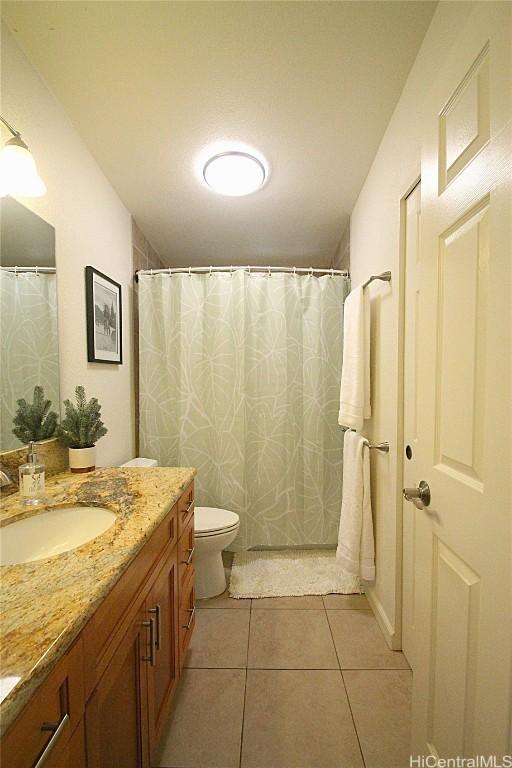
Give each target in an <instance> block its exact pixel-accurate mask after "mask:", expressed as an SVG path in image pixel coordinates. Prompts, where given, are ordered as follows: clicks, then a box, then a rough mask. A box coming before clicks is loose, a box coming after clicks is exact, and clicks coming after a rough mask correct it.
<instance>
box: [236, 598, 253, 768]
mask: <svg viewBox="0 0 512 768" xmlns="http://www.w3.org/2000/svg"><path fill="white" fill-rule="evenodd" d="M251 618H252V600H251V602H250V604H249V629H248V632H247V656H246V662H245V684H244V704H243V708H242V728H241V731H240V759H239V762H238V766H239V768H242V755H243V748H244V724H245V702H246V699H247V673H248V669H249V645H250V643H251Z"/></svg>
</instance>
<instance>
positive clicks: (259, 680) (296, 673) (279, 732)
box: [242, 670, 363, 768]
mask: <svg viewBox="0 0 512 768" xmlns="http://www.w3.org/2000/svg"><path fill="white" fill-rule="evenodd" d="M362 766H363V762H362V759H361V753H360V750H359V745H358V742H357V737H356V733H355V729H354V725H353V722H352V717H351V714H350V710H349V707H348V703H347V697H346V693H345V689H344V686H343V682H342V679H341V675H340V673H339V672H338V671H329V670H249V671H248V672H247V691H246V699H245V717H244V735H243V746H242V768H356V767H357V768H362Z"/></svg>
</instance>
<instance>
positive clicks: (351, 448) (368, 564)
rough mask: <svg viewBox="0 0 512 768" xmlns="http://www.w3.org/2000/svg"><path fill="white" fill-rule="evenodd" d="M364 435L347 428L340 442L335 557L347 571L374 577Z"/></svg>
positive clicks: (370, 579)
mask: <svg viewBox="0 0 512 768" xmlns="http://www.w3.org/2000/svg"><path fill="white" fill-rule="evenodd" d="M364 441H365V438H364V437H362V436H361V435H359V434H357V432H351V431H350V430H347V432H345V439H344V442H343V497H342V502H341V516H340V528H339V533H338V548H337V550H336V558H337V560H338V562H339V564H340V566H341V567H342V568H343V570H345V571H348V573H352V574H355V575H356V576H360V577H361V578H362V579H366V580H368V581H373V579H375V546H374V539H373V520H372V502H371V498H370V457H369V453H370V451H369V450H368V448H367V447H366V446H365V442H364Z"/></svg>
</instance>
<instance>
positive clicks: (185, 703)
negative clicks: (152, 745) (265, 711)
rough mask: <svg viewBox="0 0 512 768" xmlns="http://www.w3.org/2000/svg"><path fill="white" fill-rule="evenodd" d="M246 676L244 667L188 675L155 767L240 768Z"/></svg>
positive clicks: (178, 695) (187, 673)
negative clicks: (242, 668)
mask: <svg viewBox="0 0 512 768" xmlns="http://www.w3.org/2000/svg"><path fill="white" fill-rule="evenodd" d="M245 674H246V673H245V670H241V669H187V670H185V671H184V673H183V676H182V678H181V680H180V684H179V687H178V690H177V693H176V699H175V701H174V703H173V709H172V713H171V717H170V719H169V721H168V723H167V724H166V725H165V726H164V735H163V736H162V741H161V746H160V749H159V754H158V756H157V760H156V762H155V763H154V765H155V766H156V767H160V766H165V768H171V767H172V768H178V767H179V768H238V765H239V760H240V739H241V733H242V713H243V707H244V688H245Z"/></svg>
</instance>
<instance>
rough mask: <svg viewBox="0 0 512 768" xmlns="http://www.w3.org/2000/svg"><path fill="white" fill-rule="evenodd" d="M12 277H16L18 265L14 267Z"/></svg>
mask: <svg viewBox="0 0 512 768" xmlns="http://www.w3.org/2000/svg"><path fill="white" fill-rule="evenodd" d="M14 277H18V267H16V266H15V267H14Z"/></svg>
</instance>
